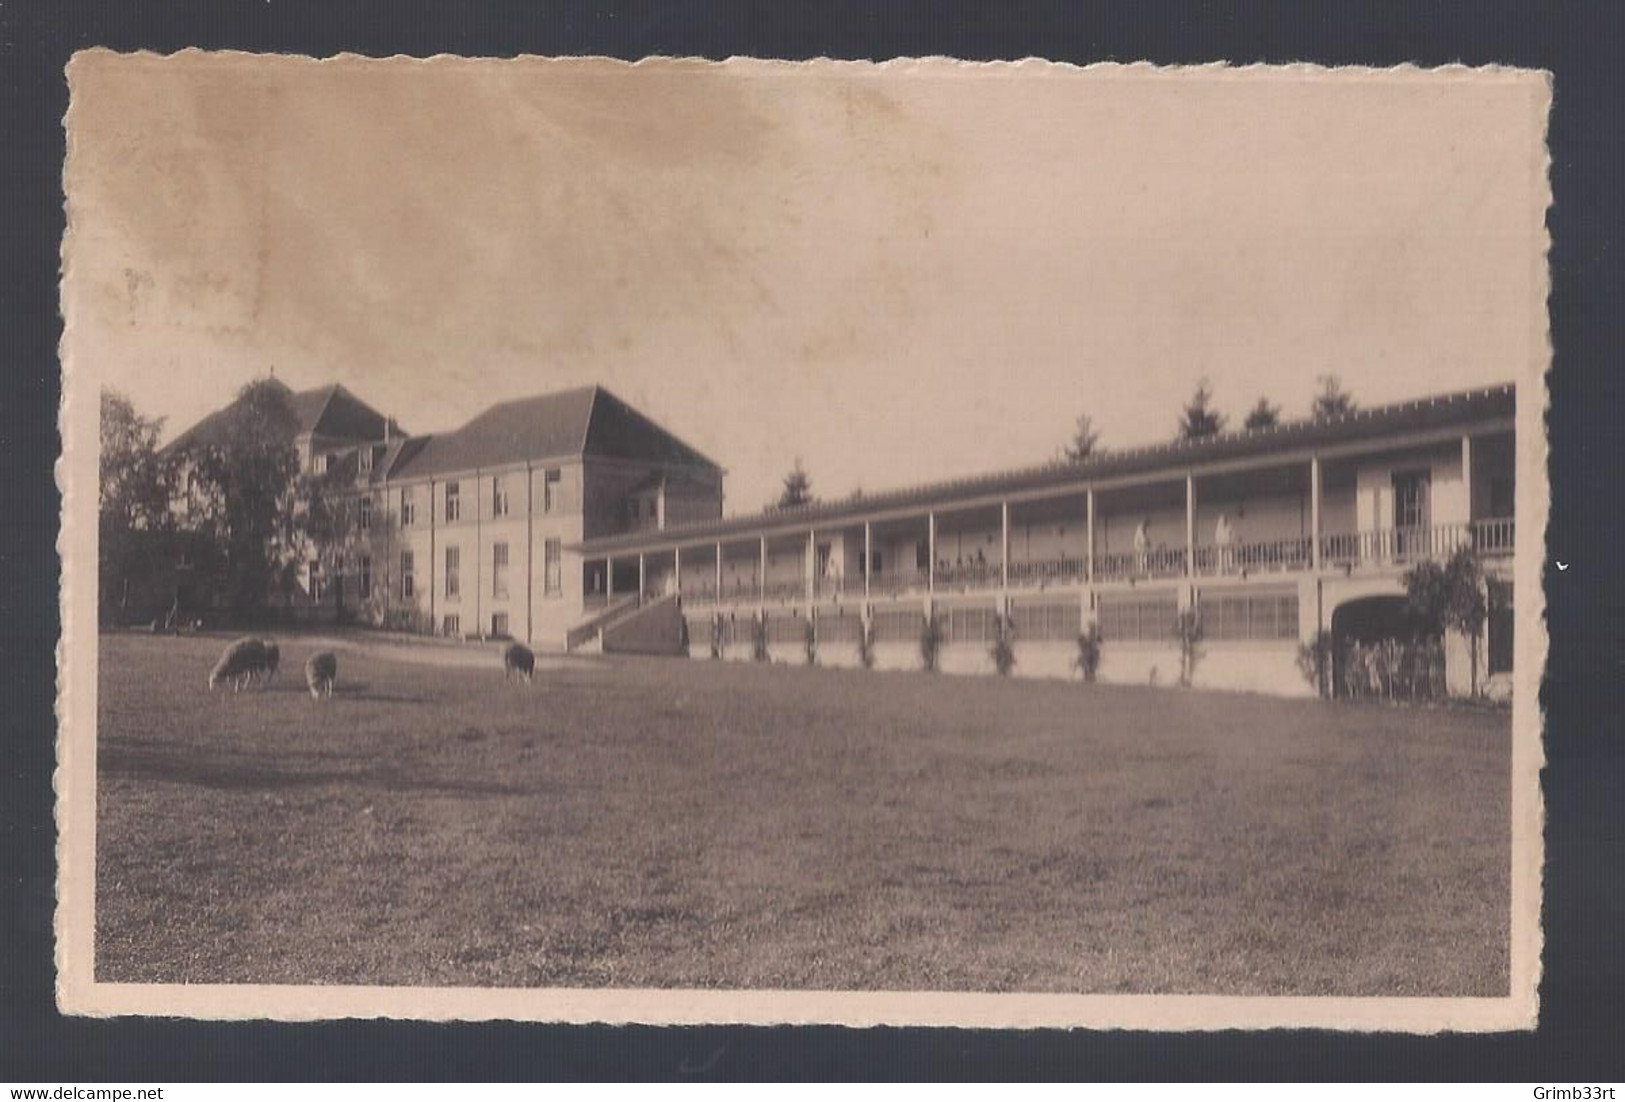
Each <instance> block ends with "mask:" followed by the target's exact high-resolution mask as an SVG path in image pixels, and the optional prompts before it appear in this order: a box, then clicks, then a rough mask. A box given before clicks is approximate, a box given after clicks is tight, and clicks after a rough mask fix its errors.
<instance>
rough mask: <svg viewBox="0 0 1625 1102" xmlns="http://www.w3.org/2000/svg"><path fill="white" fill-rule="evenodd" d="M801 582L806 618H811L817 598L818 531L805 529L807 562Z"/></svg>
mask: <svg viewBox="0 0 1625 1102" xmlns="http://www.w3.org/2000/svg"><path fill="white" fill-rule="evenodd" d="M802 574H803V577H802V582H803V583H804V585H805V588H806V597H807V619H809V620H811V619H812V614H813V603H814V602H815V601H816V600H817V595H816V593H815V590H816V589H817V588H818V531H817V529H813V528H809V529H807V564H806V569H805V570H804V571H803V572H802Z"/></svg>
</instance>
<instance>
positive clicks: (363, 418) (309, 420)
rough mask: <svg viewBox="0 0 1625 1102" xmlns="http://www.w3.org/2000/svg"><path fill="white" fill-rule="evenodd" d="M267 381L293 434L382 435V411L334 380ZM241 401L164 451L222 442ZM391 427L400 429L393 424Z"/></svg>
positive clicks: (364, 437) (372, 437)
mask: <svg viewBox="0 0 1625 1102" xmlns="http://www.w3.org/2000/svg"><path fill="white" fill-rule="evenodd" d="M269 383H270V384H271V385H272V386H274V387H276V388H277V389H278V390H280V391H282V393H283V394H284V396H285V397H286V398H287V402H288V408H289V409H290V410H292V411H293V419H294V423H295V428H294V435H295V436H304V435H307V434H313V435H317V436H329V437H334V438H336V439H340V440H353V441H360V440H382V439H383V438H384V423H385V418H384V415H383V414H381V413H379V412H378V411H377V410H375V409H373V408H372V407H371V406H369V405H368V404H367V403H365V402H363V401H362V400H361V399H360V398H357V397H356V396H355V395H354V394H351V393H350V392H349V391H348V390H346V389H344V387H342V386H340V385H339V384H338V383H330V384H328V385H327V386H322V387H316V388H314V389H312V390H300V391H294V390H292V389H291V388H290V387H289V386H288V384H286V383H284V382H283V381H282V380H280V379H276V378H273V379H270V380H269ZM241 401H242V399H240V398H238V399H235V400H233V401H232V402H231V404H230V405H227V406H225V407H224V408H222V409H218V410H215V412H213V413H211V414H209V415H208V416H207V417H205V418H203V420H201V421H199V422H198V423H197V424H195V425H193V426H192V427H191V428H189V429H187V430H186V431H185V432H183V433H181V434H180V435H179V436H177V437H175V439H174V440H171V441H170V442H169V443H168V444H166V445H165V446H164V451H165V452H173V451H175V450H178V449H180V448H184V447H189V446H191V445H193V444H218V443H220V442H222V441H223V440H224V439H225V437H226V434H227V433H228V432H230V426H231V415H232V412H233V411H234V410H235V409H236V408H237V406H238V404H239V403H240V402H241ZM394 431H396V432H400V431H401V430H400V429H399V428H398V427H397V428H396V429H395V430H394Z"/></svg>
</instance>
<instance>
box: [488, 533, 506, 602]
mask: <svg viewBox="0 0 1625 1102" xmlns="http://www.w3.org/2000/svg"><path fill="white" fill-rule="evenodd" d="M507 595H508V545H507V544H505V543H496V544H492V545H491V596H493V597H506V596H507Z"/></svg>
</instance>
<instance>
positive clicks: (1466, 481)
mask: <svg viewBox="0 0 1625 1102" xmlns="http://www.w3.org/2000/svg"><path fill="white" fill-rule="evenodd" d="M1461 492H1462V495H1463V496H1464V497H1465V498H1466V499H1467V500H1466V513H1465V516H1466V521H1467V537H1466V539H1465V541H1462V542H1465V543H1466V545H1467V546H1469V547H1471V546H1472V544H1473V537H1474V532H1473V438H1472V437H1471V436H1467V435H1465V434H1464V435H1463V436H1462V438H1461ZM1454 549H1455V548H1454V547H1452V548H1451V550H1454Z"/></svg>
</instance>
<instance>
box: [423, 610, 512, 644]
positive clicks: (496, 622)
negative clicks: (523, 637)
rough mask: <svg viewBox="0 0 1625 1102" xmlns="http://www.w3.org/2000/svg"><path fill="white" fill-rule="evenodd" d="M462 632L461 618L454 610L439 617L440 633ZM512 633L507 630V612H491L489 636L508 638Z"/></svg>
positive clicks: (459, 633) (455, 633) (452, 633)
mask: <svg viewBox="0 0 1625 1102" xmlns="http://www.w3.org/2000/svg"><path fill="white" fill-rule="evenodd" d="M462 633H463V618H462V617H461V616H459V615H458V614H457V613H455V612H448V613H447V614H446V615H444V616H442V617H441V618H440V634H441V635H461V634H462ZM511 637H512V633H511V632H510V631H509V630H508V614H507V613H506V612H493V613H491V638H493V639H508V638H511Z"/></svg>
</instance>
